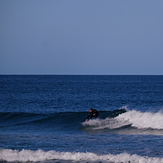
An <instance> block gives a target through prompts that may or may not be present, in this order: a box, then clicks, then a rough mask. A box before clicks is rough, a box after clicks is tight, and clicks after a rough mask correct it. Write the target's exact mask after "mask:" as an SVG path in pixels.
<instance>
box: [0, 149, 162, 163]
mask: <svg viewBox="0 0 163 163" xmlns="http://www.w3.org/2000/svg"><path fill="white" fill-rule="evenodd" d="M50 160H51V161H52V160H64V161H80V162H83V161H85V162H88V161H91V162H94V161H102V162H113V163H129V162H131V163H163V158H159V157H147V156H145V157H143V156H139V155H136V154H135V155H130V154H127V153H122V154H117V155H113V154H105V155H98V154H95V153H91V152H86V153H81V152H57V151H54V150H53V151H47V152H45V151H43V150H37V151H32V150H22V151H18V150H11V149H1V150H0V161H8V162H16V161H18V162H28V161H32V162H37V161H50Z"/></svg>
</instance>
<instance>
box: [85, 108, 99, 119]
mask: <svg viewBox="0 0 163 163" xmlns="http://www.w3.org/2000/svg"><path fill="white" fill-rule="evenodd" d="M97 117H98V111H97V110H96V109H92V112H90V113H89V114H88V116H87V120H89V119H92V118H97Z"/></svg>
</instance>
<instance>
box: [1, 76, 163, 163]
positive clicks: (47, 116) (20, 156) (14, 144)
mask: <svg viewBox="0 0 163 163" xmlns="http://www.w3.org/2000/svg"><path fill="white" fill-rule="evenodd" d="M90 108H94V109H97V110H98V111H99V117H98V118H97V119H91V120H89V121H85V120H86V117H87V115H88V113H89V109H90ZM122 110H126V112H121V111H122ZM0 162H1V163H2V162H3V163H4V162H14V163H15V162H16V163H22V162H34V163H35V162H36V163H76V162H77V163H163V76H159V75H158V76H154V75H153V76H152V75H151V76H150V75H149V76H148V75H140V76H139V75H135V76H134V75H0Z"/></svg>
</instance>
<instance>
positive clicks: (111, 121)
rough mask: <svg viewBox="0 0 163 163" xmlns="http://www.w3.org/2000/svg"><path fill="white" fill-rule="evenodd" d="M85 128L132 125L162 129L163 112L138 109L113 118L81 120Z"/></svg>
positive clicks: (139, 127) (134, 126)
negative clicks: (140, 110)
mask: <svg viewBox="0 0 163 163" xmlns="http://www.w3.org/2000/svg"><path fill="white" fill-rule="evenodd" d="M82 125H83V126H84V127H86V128H89V129H90V128H92V129H94V130H97V129H120V128H125V127H132V128H137V129H153V130H163V113H162V112H158V113H150V112H145V113H143V112H139V111H135V110H132V111H127V112H125V113H123V114H119V115H118V116H117V117H115V118H105V119H95V120H90V121H88V122H83V123H82Z"/></svg>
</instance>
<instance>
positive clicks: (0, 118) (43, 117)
mask: <svg viewBox="0 0 163 163" xmlns="http://www.w3.org/2000/svg"><path fill="white" fill-rule="evenodd" d="M123 112H124V109H120V110H114V111H101V112H100V116H101V117H102V118H105V117H112V118H113V117H116V116H117V115H119V114H121V113H123ZM87 114H88V112H58V113H47V114H36V113H21V112H18V113H12V112H2V113H0V127H4V126H16V125H23V124H36V123H37V124H48V123H49V124H52V123H53V124H58V125H61V124H62V125H64V124H69V125H72V124H73V125H75V124H77V123H80V122H83V121H85V120H86V117H87Z"/></svg>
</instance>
